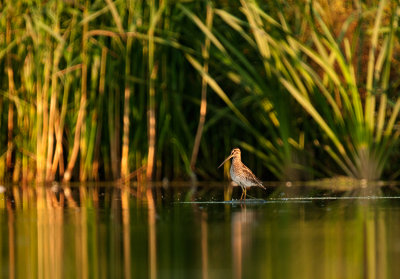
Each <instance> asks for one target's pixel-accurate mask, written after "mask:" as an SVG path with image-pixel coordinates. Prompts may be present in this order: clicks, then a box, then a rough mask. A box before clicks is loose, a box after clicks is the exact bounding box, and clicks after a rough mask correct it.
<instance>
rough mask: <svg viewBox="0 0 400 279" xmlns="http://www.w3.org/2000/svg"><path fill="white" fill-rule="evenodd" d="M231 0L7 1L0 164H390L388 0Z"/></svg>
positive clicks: (90, 175) (352, 168) (9, 175)
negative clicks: (235, 160)
mask: <svg viewBox="0 0 400 279" xmlns="http://www.w3.org/2000/svg"><path fill="white" fill-rule="evenodd" d="M232 2H233V3H227V2H225V1H184V2H179V1H165V0H164V1H155V0H153V1H135V0H130V1H112V0H106V1H100V0H92V1H89V0H86V1H76V0H72V1H55V0H50V1H45V2H43V1H33V0H32V1H28V0H18V1H13V3H11V2H10V1H1V2H0V11H1V12H0V65H1V66H0V67H1V69H3V71H1V72H0V79H1V83H0V117H1V118H0V180H3V181H4V180H12V181H14V182H17V181H25V182H26V181H33V180H37V181H53V180H60V181H61V180H63V181H70V180H80V181H87V180H111V179H118V178H120V177H128V176H129V174H130V173H132V172H134V171H135V170H138V169H141V170H145V173H146V176H147V178H148V179H155V180H161V179H163V178H164V177H167V178H169V179H187V178H189V177H191V178H195V177H196V176H197V177H199V178H201V179H218V177H219V176H220V174H219V173H218V171H217V170H216V166H217V164H218V162H220V161H221V159H223V158H224V156H225V155H226V154H228V152H229V151H230V150H231V149H232V147H234V146H240V147H241V148H243V149H244V150H245V151H244V155H243V160H244V161H245V162H246V164H248V165H249V166H250V167H251V168H253V169H254V171H255V172H256V173H257V174H261V175H259V176H260V177H261V178H262V179H266V180H275V179H279V180H303V179H315V178H319V177H326V176H333V175H336V174H344V175H347V176H350V177H354V178H359V179H367V180H376V179H380V178H382V177H384V178H385V179H393V178H395V177H396V176H397V173H396V171H397V170H398V169H399V168H398V167H399V164H398V163H397V161H399V160H398V159H399V157H400V154H399V152H398V151H397V149H396V147H397V146H398V137H399V130H398V129H397V126H396V123H397V119H398V114H399V110H400V99H399V97H398V94H397V90H398V88H399V85H400V82H399V81H400V79H399V75H398V74H397V72H398V71H396V70H395V69H396V68H397V67H398V66H399V65H398V53H399V51H400V49H399V40H398V39H399V35H398V20H399V15H400V8H399V5H398V3H397V1H366V2H358V1H355V2H354V3H353V2H352V3H351V4H350V3H347V2H345V1H343V2H342V1H336V2H335V4H334V5H330V6H328V3H327V2H326V1H323V0H319V1H311V2H308V3H305V1H295V0H293V1H283V0H280V1H278V0H277V1H272V2H271V1H270V2H267V3H263V4H258V3H257V2H256V1H251V0H242V1H240V2H237V1H232ZM266 170H268V171H266ZM263 171H264V172H263ZM139 173H141V172H135V173H134V174H139Z"/></svg>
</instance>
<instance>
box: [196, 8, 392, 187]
mask: <svg viewBox="0 0 400 279" xmlns="http://www.w3.org/2000/svg"><path fill="white" fill-rule="evenodd" d="M240 3H241V7H240V11H241V14H236V13H235V12H232V13H228V12H227V11H226V10H223V9H216V11H215V13H216V14H217V15H218V16H219V18H220V20H221V22H222V23H223V24H224V25H225V26H224V27H221V28H220V30H214V32H211V30H210V29H207V28H205V26H204V24H202V23H198V20H197V18H196V16H195V15H194V14H193V13H190V14H189V17H191V18H192V20H193V22H194V24H196V25H198V26H199V28H200V29H201V30H202V31H203V32H204V33H205V34H206V35H207V36H209V38H211V39H212V42H213V43H214V45H215V50H216V51H215V53H214V56H213V57H214V58H215V59H217V60H218V62H220V63H221V64H223V65H224V67H227V68H228V69H229V70H230V71H228V72H227V74H226V78H227V79H231V80H232V81H233V82H234V81H237V83H238V84H240V85H241V86H243V87H244V88H245V90H247V91H248V92H249V93H250V94H252V95H253V96H257V97H256V99H257V100H258V101H259V102H260V106H259V107H260V109H264V111H263V113H262V114H261V116H260V119H263V117H268V118H269V119H268V120H264V121H263V120H261V121H262V122H265V123H266V125H265V126H266V127H265V128H266V131H268V133H270V135H271V136H270V137H269V138H271V139H272V140H269V139H266V138H265V136H264V135H261V134H259V130H256V128H255V127H254V126H255V125H254V124H253V123H251V124H250V123H249V122H247V121H244V120H243V122H244V123H245V124H246V129H247V130H248V131H249V132H250V133H252V134H253V135H254V136H255V137H256V139H257V140H258V144H257V145H258V146H260V147H261V149H264V150H266V153H261V152H260V151H257V150H256V149H255V148H254V147H253V146H250V145H249V144H247V143H242V146H243V147H244V148H247V149H249V150H253V151H254V152H257V154H259V157H260V158H262V159H263V160H264V161H265V162H266V164H267V165H266V166H267V167H268V168H269V169H270V170H271V172H273V173H275V174H276V176H277V177H279V178H284V179H291V178H292V177H293V168H297V169H300V168H299V163H302V161H299V158H298V157H296V156H299V155H300V156H301V157H303V158H305V159H307V156H306V155H305V153H304V151H305V149H304V148H305V145H307V144H308V145H310V144H311V143H312V141H314V143H315V145H317V147H319V146H322V147H323V149H324V150H325V151H326V153H327V154H329V155H330V157H331V159H332V160H333V161H335V162H336V164H337V166H338V167H339V168H340V169H341V171H342V172H343V173H344V174H346V175H348V176H351V177H355V178H359V179H367V180H375V179H379V178H380V177H381V175H382V172H383V170H384V168H385V167H386V166H387V162H388V157H389V155H390V154H391V151H392V150H393V149H394V148H395V147H396V146H397V143H398V137H399V131H398V130H394V124H395V122H396V120H397V117H398V113H399V109H400V98H398V97H397V95H396V94H395V93H394V92H395V91H394V89H395V88H393V85H394V84H397V83H396V80H398V76H397V75H396V74H394V75H393V74H392V75H391V70H392V66H391V63H392V61H393V59H394V57H393V52H394V51H395V50H397V49H398V44H397V42H396V37H395V32H396V31H395V30H396V29H397V26H398V15H399V7H398V5H397V3H391V2H390V3H389V2H386V1H379V2H377V5H376V6H375V5H374V4H373V5H371V6H363V7H360V8H359V9H358V10H355V11H354V12H353V14H351V15H349V16H348V18H347V19H346V20H345V21H343V24H342V26H340V29H339V30H335V29H334V28H335V27H334V26H331V27H330V26H328V25H327V23H326V22H325V20H324V18H326V17H327V16H326V15H327V13H328V10H324V9H322V7H321V5H320V3H319V2H318V1H313V2H310V3H300V2H299V3H297V2H295V8H292V7H291V8H290V9H291V10H292V11H293V9H295V10H296V13H293V14H295V16H294V18H289V17H288V14H291V13H290V10H288V9H287V7H286V8H285V7H284V6H285V4H286V2H282V3H280V2H276V3H275V4H276V5H278V6H279V5H280V4H281V5H282V8H283V10H282V11H278V12H277V14H276V15H275V14H274V13H272V12H271V13H270V14H268V13H267V12H266V11H265V10H263V7H261V6H259V5H258V4H257V3H256V2H255V1H246V0H242V1H241V2H240ZM264 8H266V7H264ZM276 11H277V10H276V9H273V12H276ZM371 15H373V16H371ZM371 18H373V20H371ZM226 27H228V28H229V29H230V31H229V32H235V33H236V34H237V35H238V36H239V37H240V38H241V40H242V42H243V43H242V44H239V45H234V44H233V43H232V40H230V39H228V38H227V35H226V34H227V31H226ZM353 30H356V31H357V32H354V33H353ZM335 31H339V32H337V34H335V33H334V32H335ZM228 34H229V33H228ZM229 36H231V34H229ZM350 40H351V41H350ZM233 41H237V39H236V40H233ZM248 49H250V50H252V52H253V53H254V54H255V55H256V58H255V57H252V56H249V55H244V53H245V52H249V50H248ZM365 50H369V51H368V56H367V57H364V56H363V53H364V52H365ZM250 53H251V51H250ZM252 59H256V63H254V61H252ZM190 61H191V63H192V64H194V62H193V60H192V59H190ZM196 63H197V62H196ZM255 64H256V65H257V66H254V65H255ZM364 65H367V69H366V70H365V68H364ZM197 68H198V67H197ZM273 78H275V79H276V80H275V81H274V80H273ZM390 78H392V80H391V79H390ZM212 82H215V80H213V81H212ZM364 84H365V85H364ZM271 91H273V92H271ZM287 92H288V93H289V94H290V95H291V97H292V98H288V96H287V95H286V94H287ZM224 94H225V93H224ZM220 95H221V94H220ZM226 95H227V94H226ZM221 97H222V98H223V99H224V100H225V101H226V103H227V104H228V106H229V105H230V104H231V99H229V98H228V97H226V96H222V95H221ZM293 99H294V100H296V102H297V104H294V103H293V102H292V100H293ZM388 100H390V102H388ZM378 101H379V107H377V106H376V103H377V102H378ZM299 107H301V108H302V109H303V110H304V112H306V113H307V114H308V115H309V116H310V117H311V118H312V121H311V122H310V120H309V119H308V118H307V117H306V116H305V115H302V114H301V112H299V111H298V109H299ZM231 108H232V111H233V112H234V111H235V110H236V108H235V107H233V106H232V107H231ZM238 118H240V116H239V115H238ZM312 122H315V123H316V124H317V126H318V127H319V129H314V128H313V127H311V125H312ZM319 132H322V135H318V134H317V133H319ZM304 137H306V140H308V142H305V141H304ZM297 139H298V140H297ZM315 150H317V149H316V148H313V151H314V152H315ZM306 151H307V150H306ZM299 152H300V153H299ZM307 152H308V151H307ZM304 162H305V161H303V166H304ZM309 162H310V161H309ZM310 163H311V164H312V166H313V169H314V170H316V169H322V170H323V171H325V172H327V173H332V169H330V168H331V167H330V168H329V169H324V166H325V165H323V166H318V162H310ZM307 166H310V165H309V163H308V164H307V163H305V167H303V169H300V170H303V171H304V170H305V171H307V168H306V167H307ZM288 168H291V169H292V170H291V171H290V169H289V171H288Z"/></svg>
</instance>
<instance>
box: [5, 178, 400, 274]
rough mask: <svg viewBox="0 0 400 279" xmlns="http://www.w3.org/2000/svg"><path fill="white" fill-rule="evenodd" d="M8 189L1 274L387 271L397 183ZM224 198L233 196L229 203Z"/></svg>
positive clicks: (397, 234) (393, 249)
mask: <svg viewBox="0 0 400 279" xmlns="http://www.w3.org/2000/svg"><path fill="white" fill-rule="evenodd" d="M248 194H249V195H251V197H250V198H249V200H247V202H245V203H243V202H240V201H237V200H236V199H237V198H239V197H240V189H238V188H237V187H234V188H233V189H232V188H230V187H227V186H226V185H225V186H224V185H219V184H204V185H201V186H198V187H196V188H193V187H189V186H188V185H180V186H168V187H163V186H157V187H154V188H149V187H146V186H145V185H140V186H137V185H131V186H122V185H112V184H101V185H100V184H98V185H71V186H68V187H67V186H59V185H56V184H54V185H51V186H29V187H28V186H26V187H21V186H13V187H6V189H5V192H3V193H0V278H8V277H9V278H367V277H368V278H395V277H396V275H398V274H400V266H399V265H398V262H400V225H399V224H400V223H399V220H400V195H399V190H398V188H397V187H395V186H365V185H364V187H360V188H357V187H355V188H354V187H353V188H351V187H348V189H347V190H346V188H343V189H333V187H332V189H329V188H326V187H318V186H314V187H286V186H280V187H268V189H267V191H263V190H261V189H251V190H250V191H248ZM232 197H233V200H232Z"/></svg>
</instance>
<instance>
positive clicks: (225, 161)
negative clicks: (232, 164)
mask: <svg viewBox="0 0 400 279" xmlns="http://www.w3.org/2000/svg"><path fill="white" fill-rule="evenodd" d="M232 157H233V155H230V156H229V157H227V158H226V159H225V160H224V161H223V162H222V163H221V165H219V167H218V168H220V167H221V166H222V165H223V164H225V163H226V161H228V160H229V159H230V158H232Z"/></svg>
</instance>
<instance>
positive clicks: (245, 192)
mask: <svg viewBox="0 0 400 279" xmlns="http://www.w3.org/2000/svg"><path fill="white" fill-rule="evenodd" d="M246 195H247V190H246V188H244V200H246Z"/></svg>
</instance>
